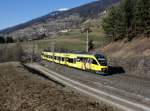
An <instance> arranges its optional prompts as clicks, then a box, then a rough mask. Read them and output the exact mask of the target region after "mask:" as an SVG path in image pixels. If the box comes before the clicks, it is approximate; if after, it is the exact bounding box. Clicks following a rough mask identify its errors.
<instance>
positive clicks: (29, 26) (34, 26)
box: [0, 0, 120, 38]
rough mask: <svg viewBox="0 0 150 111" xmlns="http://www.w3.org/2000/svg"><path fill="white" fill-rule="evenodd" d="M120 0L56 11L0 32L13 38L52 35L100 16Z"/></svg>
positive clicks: (103, 0)
mask: <svg viewBox="0 0 150 111" xmlns="http://www.w3.org/2000/svg"><path fill="white" fill-rule="evenodd" d="M119 1H120V0H99V1H95V2H91V3H88V4H85V5H82V6H79V7H76V8H72V9H70V10H67V11H55V12H52V13H49V14H47V15H45V16H42V17H39V18H37V19H33V20H31V21H29V22H26V23H23V24H19V25H16V26H14V27H10V28H7V29H4V30H1V31H0V33H3V34H11V36H13V38H16V37H18V36H19V37H21V38H34V37H35V38H36V37H37V36H39V35H42V34H43V33H44V34H46V35H51V34H53V33H56V32H58V31H60V30H63V29H66V28H76V27H78V26H79V25H80V24H81V23H82V22H84V21H85V20H87V19H89V18H91V17H96V16H98V15H99V14H100V13H101V12H103V11H104V10H106V9H107V8H108V7H110V6H111V5H113V4H116V3H118V2H119Z"/></svg>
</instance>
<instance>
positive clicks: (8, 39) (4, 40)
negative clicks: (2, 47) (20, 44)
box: [0, 36, 14, 44]
mask: <svg viewBox="0 0 150 111" xmlns="http://www.w3.org/2000/svg"><path fill="white" fill-rule="evenodd" d="M1 43H2V44H4V43H14V39H13V38H12V37H11V36H8V37H3V36H0V44H1Z"/></svg>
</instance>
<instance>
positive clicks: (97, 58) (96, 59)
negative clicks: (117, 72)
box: [41, 51, 108, 74]
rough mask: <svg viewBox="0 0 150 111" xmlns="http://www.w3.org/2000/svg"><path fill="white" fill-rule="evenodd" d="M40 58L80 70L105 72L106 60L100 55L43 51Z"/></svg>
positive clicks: (106, 67)
mask: <svg viewBox="0 0 150 111" xmlns="http://www.w3.org/2000/svg"><path fill="white" fill-rule="evenodd" d="M41 58H42V59H44V60H47V61H50V62H55V63H58V64H62V65H67V66H69V67H73V68H78V69H81V70H86V71H92V72H96V73H99V74H101V73H103V72H107V70H108V66H107V59H106V58H105V57H104V56H103V55H102V54H83V53H60V52H48V51H43V52H42V54H41Z"/></svg>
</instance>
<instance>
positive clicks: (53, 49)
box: [51, 41, 55, 68]
mask: <svg viewBox="0 0 150 111" xmlns="http://www.w3.org/2000/svg"><path fill="white" fill-rule="evenodd" d="M51 51H52V53H53V62H52V63H53V68H54V51H55V42H54V41H53V42H52V43H51Z"/></svg>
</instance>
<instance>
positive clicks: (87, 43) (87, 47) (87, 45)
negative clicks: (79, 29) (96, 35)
mask: <svg viewBox="0 0 150 111" xmlns="http://www.w3.org/2000/svg"><path fill="white" fill-rule="evenodd" d="M86 34H87V35H86V52H89V30H88V29H86Z"/></svg>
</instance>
